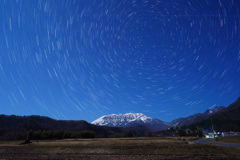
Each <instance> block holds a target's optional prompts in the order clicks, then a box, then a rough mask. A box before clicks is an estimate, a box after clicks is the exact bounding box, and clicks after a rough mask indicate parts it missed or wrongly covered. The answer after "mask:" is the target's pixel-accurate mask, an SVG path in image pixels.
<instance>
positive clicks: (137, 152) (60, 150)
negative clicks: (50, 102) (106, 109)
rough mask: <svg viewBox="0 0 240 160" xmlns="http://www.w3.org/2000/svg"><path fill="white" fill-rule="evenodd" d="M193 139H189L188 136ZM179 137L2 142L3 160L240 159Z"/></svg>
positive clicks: (239, 154)
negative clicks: (26, 142) (25, 143)
mask: <svg viewBox="0 0 240 160" xmlns="http://www.w3.org/2000/svg"><path fill="white" fill-rule="evenodd" d="M189 139H190V138H189ZM189 139H179V138H109V139H67V140H56V141H53V140H51V141H32V143H31V144H27V145H19V144H20V141H7V142H3V141H2V142H0V160H7V159H21V160H23V159H24V160H25V159H42V160H43V159H69V160H70V159H81V160H82V159H86V160H98V159H104V160H105V159H106V160H107V159H108V160H110V159H111V160H112V159H113V160H114V159H116V160H128V159H141V160H145V159H146V160H158V159H216V160H221V159H240V149H239V148H231V147H222V146H215V145H206V144H189V143H188V140H189Z"/></svg>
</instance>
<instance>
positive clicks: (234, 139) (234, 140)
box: [213, 136, 240, 144]
mask: <svg viewBox="0 0 240 160" xmlns="http://www.w3.org/2000/svg"><path fill="white" fill-rule="evenodd" d="M213 141H214V142H216V143H231V144H240V136H235V137H218V138H215V139H214V140H213Z"/></svg>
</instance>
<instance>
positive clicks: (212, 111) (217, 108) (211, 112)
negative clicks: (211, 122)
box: [204, 106, 225, 114]
mask: <svg viewBox="0 0 240 160" xmlns="http://www.w3.org/2000/svg"><path fill="white" fill-rule="evenodd" d="M224 108H225V107H224V106H217V107H215V108H213V109H208V110H206V111H205V112H204V113H206V114H213V113H216V112H219V111H221V110H222V109H224Z"/></svg>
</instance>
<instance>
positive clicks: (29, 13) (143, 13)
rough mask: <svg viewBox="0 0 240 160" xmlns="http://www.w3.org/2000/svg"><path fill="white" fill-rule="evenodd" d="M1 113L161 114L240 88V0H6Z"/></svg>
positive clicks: (228, 98) (226, 96)
mask: <svg viewBox="0 0 240 160" xmlns="http://www.w3.org/2000/svg"><path fill="white" fill-rule="evenodd" d="M0 20H1V21H0V35H1V36H0V114H7V115H11V114H15V115H42V116H49V117H51V118H54V119H62V120H86V121H88V122H91V121H93V120H95V119H97V118H99V117H100V116H103V115H106V114H119V113H129V112H132V113H143V114H145V115H147V116H149V117H153V118H158V119H161V120H164V121H171V120H173V119H175V118H179V117H186V116H189V115H191V114H194V113H198V112H204V111H205V110H207V109H208V108H213V107H215V106H221V105H223V106H227V105H228V104H230V103H232V102H233V101H235V100H236V99H237V98H238V97H239V96H240V0H160V1H159V0H0Z"/></svg>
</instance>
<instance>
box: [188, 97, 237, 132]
mask: <svg viewBox="0 0 240 160" xmlns="http://www.w3.org/2000/svg"><path fill="white" fill-rule="evenodd" d="M212 124H213V127H214V129H215V130H219V131H239V130H240V98H238V99H237V100H236V101H235V102H234V103H232V104H230V105H229V106H228V107H226V108H224V109H222V110H220V111H219V112H217V113H215V114H213V115H211V116H209V117H208V118H207V119H206V120H203V121H200V122H198V123H194V124H192V125H195V126H198V127H201V128H204V129H209V128H211V127H212ZM186 127H188V126H184V128H186Z"/></svg>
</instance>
